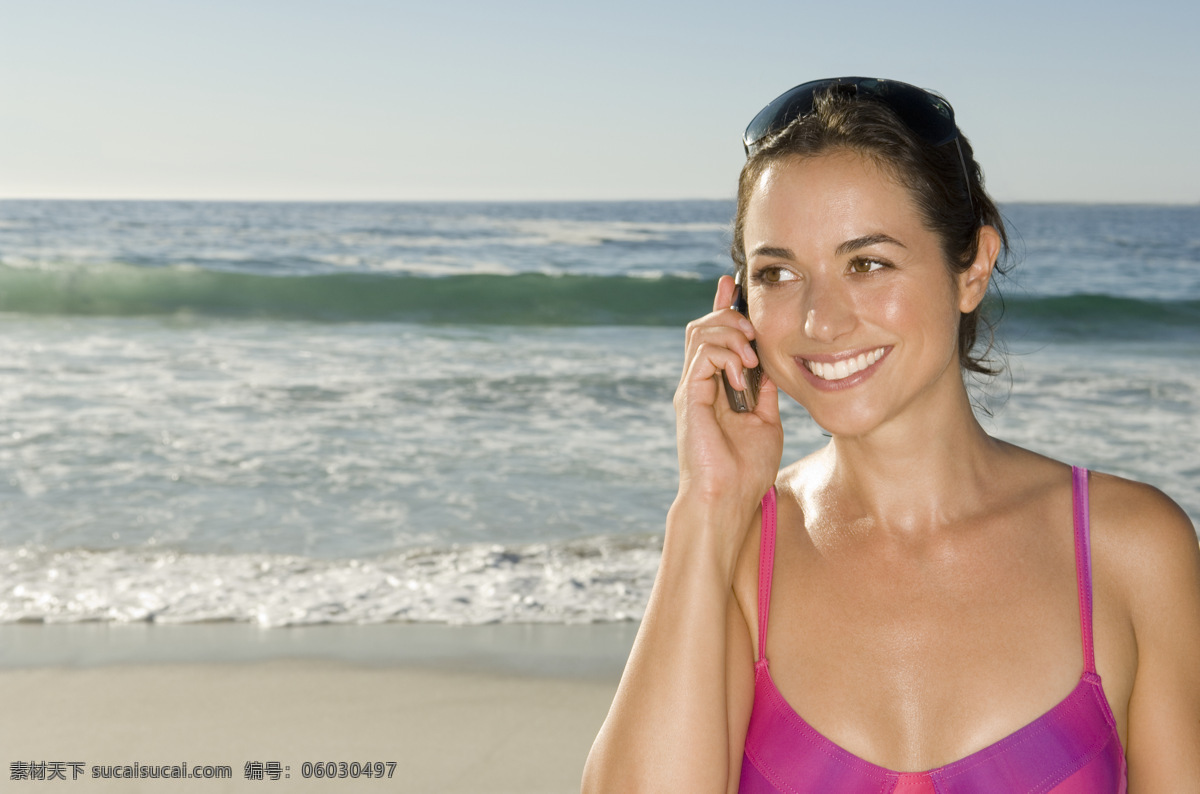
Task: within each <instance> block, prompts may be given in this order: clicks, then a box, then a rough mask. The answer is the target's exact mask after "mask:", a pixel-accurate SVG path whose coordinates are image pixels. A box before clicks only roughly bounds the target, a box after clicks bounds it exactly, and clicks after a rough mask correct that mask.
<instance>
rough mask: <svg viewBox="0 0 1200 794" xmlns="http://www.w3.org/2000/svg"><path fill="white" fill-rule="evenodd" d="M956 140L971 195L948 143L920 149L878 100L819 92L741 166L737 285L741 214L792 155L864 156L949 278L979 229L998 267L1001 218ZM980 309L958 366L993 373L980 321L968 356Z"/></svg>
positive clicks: (969, 318)
mask: <svg viewBox="0 0 1200 794" xmlns="http://www.w3.org/2000/svg"><path fill="white" fill-rule="evenodd" d="M958 142H959V146H961V148H962V157H963V161H965V163H966V171H967V174H968V177H967V178H968V179H970V187H969V190H968V186H967V184H966V183H965V182H964V179H963V163H962V162H960V160H959V154H958V150H957V149H956V148H955V147H954V145H953V143H950V144H943V145H941V146H931V145H929V144H927V143H925V142H924V141H922V140H921V139H920V138H918V137H917V136H916V134H914V133H913V132H912V130H910V129H909V128H908V127H907V126H906V125H905V124H904V123H903V122H902V121H900V119H899V117H897V116H896V114H895V113H893V112H892V111H891V110H890V109H889V108H888V107H887V106H885V105H883V104H881V103H880V102H876V101H872V100H870V99H857V98H855V97H853V96H847V95H845V94H840V93H834V92H824V93H822V94H819V95H818V96H817V97H816V99H815V103H814V107H813V112H812V113H811V114H810V115H808V116H805V117H803V118H800V119H797V120H796V121H793V122H792V123H791V124H789V125H788V126H787V127H784V128H783V129H782V130H780V131H779V132H778V133H776V134H774V135H772V136H770V137H768V138H767V139H765V140H764V141H763V142H762V143H761V144H759V145H758V147H757V148H756V149H755V151H754V153H753V154H752V155H750V157H749V158H748V159H747V160H746V164H745V165H744V166H743V167H742V173H741V176H740V178H739V179H738V202H737V215H736V216H735V218H734V226H733V245H732V247H731V250H730V253H731V255H732V256H733V261H734V265H735V267H736V269H737V273H738V275H739V276H741V279H742V281H741V283H745V276H746V243H745V224H746V211H747V207H748V206H749V204H750V199H751V197H752V195H753V193H754V187H755V185H756V184H757V182H758V180H759V178H760V177H761V176H762V174H763V172H764V171H765V170H766V169H767V167H768V166H770V165H772V164H773V163H777V162H780V161H782V160H786V159H789V158H792V157H815V156H817V155H822V154H829V153H831V152H834V151H839V150H842V151H851V152H854V153H856V154H859V155H862V156H864V157H867V158H870V159H871V160H872V161H874V162H875V163H876V164H877V165H879V166H880V167H881V168H883V169H884V170H885V171H887V172H888V173H890V174H892V175H893V176H894V177H895V178H896V180H897V181H898V182H899V183H900V184H901V185H903V186H904V187H905V188H907V189H908V191H909V193H910V194H911V196H912V199H913V202H914V204H915V205H916V207H917V210H918V211H919V212H920V213H921V216H922V220H923V221H924V223H925V226H926V228H928V229H929V230H930V231H932V232H933V233H934V234H936V235H937V236H938V239H939V240H940V241H941V247H942V254H943V257H944V258H945V261H946V266H947V268H948V269H949V270H950V272H952V273H961V272H963V271H964V270H966V269H967V268H968V267H970V265H971V263H972V262H974V261H975V255H976V253H977V250H978V247H979V229H980V228H981V227H982V226H993V227H995V229H996V231H997V232H999V234H1000V242H1001V246H1002V250H1001V258H1002V261H1003V260H1004V259H1006V257H1007V253H1008V234H1007V232H1006V231H1005V228H1004V220H1003V219H1002V218H1001V216H1000V211H999V210H998V209H997V208H996V204H995V202H994V201H992V199H991V198H990V197H989V196H988V195H987V192H986V191H985V190H984V188H983V172H982V171H981V169H980V168H979V164H978V163H976V162H975V157H974V151H973V150H972V149H971V144H970V142H968V141H967V139H966V137H965V136H963V135H962V134H961V132H960V134H959V139H958ZM1005 270H1006V268H1005V267H1004V266H1003V264H1002V263H1001V262H998V263H997V264H996V272H998V273H1001V274H1003V273H1004V272H1005ZM993 280H994V279H993ZM989 289H992V287H991V286H990V285H989ZM981 308H982V303H981V304H980V306H979V307H976V308H975V310H974V311H971V312H969V313H964V314H963V315H962V317H961V318H960V319H959V323H958V361H959V364H960V366H961V367H962V368H963V369H965V370H968V371H970V372H978V373H982V374H986V375H994V374H996V373H997V372H999V371H1000V367H999V366H998V365H994V364H993V363H992V362H991V361H990V360H989V359H988V354H989V353H990V352H991V350H992V339H991V330H992V326H991V323H989V322H988V321H987V320H986V318H985V319H984V324H985V327H986V328H987V330H988V336H989V342H988V345H987V346H986V348H985V349H984V350H983V352H981V353H979V354H976V352H975V350H974V348H975V343H976V340H977V337H978V330H979V322H980V310H981Z"/></svg>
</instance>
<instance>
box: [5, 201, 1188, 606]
mask: <svg viewBox="0 0 1200 794" xmlns="http://www.w3.org/2000/svg"><path fill="white" fill-rule="evenodd" d="M1002 209H1003V211H1004V214H1005V216H1006V218H1007V219H1008V222H1009V224H1010V233H1011V234H1012V236H1013V240H1014V244H1015V245H1014V247H1015V250H1016V257H1015V266H1014V267H1013V269H1012V271H1011V273H1010V275H1009V276H1008V277H1006V278H1003V279H1001V280H1000V288H1001V292H1002V295H1003V300H1002V304H1001V303H997V302H993V308H994V309H996V310H1002V311H1000V312H999V313H1001V314H1002V315H1003V316H1002V319H1001V321H1000V324H999V327H998V332H997V335H998V340H999V341H1000V343H1001V344H1002V346H1003V348H1004V350H1005V351H1006V364H1007V370H1006V372H1005V374H1002V375H1000V376H999V377H996V378H993V379H991V380H989V381H987V382H980V383H976V384H974V385H973V387H972V388H973V394H974V396H975V399H976V401H977V403H978V404H979V406H980V408H981V411H983V412H985V413H984V415H983V416H982V419H983V421H984V424H985V427H987V428H988V430H989V431H990V432H992V433H993V434H994V435H997V436H999V437H1001V438H1004V439H1006V440H1009V441H1012V442H1014V443H1016V444H1019V445H1022V446H1025V447H1029V448H1031V449H1034V450H1036V451H1039V452H1043V453H1045V454H1048V455H1051V456H1053V457H1056V458H1059V459H1061V460H1064V461H1068V462H1071V463H1075V464H1079V465H1084V466H1088V467H1091V468H1095V469H1099V470H1103V471H1108V472H1112V473H1115V474H1120V475H1123V476H1128V477H1133V478H1136V479H1141V480H1145V481H1147V482H1150V483H1152V484H1154V485H1156V486H1158V487H1159V488H1161V489H1163V490H1164V491H1166V492H1167V493H1168V494H1169V495H1171V496H1172V497H1173V498H1174V499H1175V500H1176V501H1178V502H1179V503H1180V504H1181V505H1182V506H1183V507H1184V509H1185V510H1186V511H1187V512H1188V514H1189V515H1190V516H1191V517H1192V520H1193V521H1194V522H1196V521H1197V520H1198V519H1200V486H1198V485H1197V482H1198V478H1200V456H1198V455H1197V453H1196V449H1197V446H1198V442H1200V420H1198V419H1197V417H1198V416H1200V207H1197V206H1106V205H1095V206H1093V205H1061V204H1049V205H1034V204H1011V205H1006V206H1004V207H1003V208H1002ZM732 213H733V205H732V203H731V202H725V201H679V202H629V203H622V202H603V203H599V202H598V203H565V202H563V203H479V204H469V203H429V204H419V203H409V204H400V203H362V204H354V203H336V204H322V203H238V202H117V201H111V202H89V201H23V200H22V201H0V408H2V412H0V624H3V623H26V622H33V623H37V622H47V623H74V622H101V623H155V624H159V623H162V624H167V623H170V624H179V623H200V622H212V621H234V622H241V623H247V624H252V625H257V626H261V627H277V626H305V625H314V624H328V623H335V624H381V623H393V622H403V623H449V624H495V623H498V624H506V623H563V624H566V623H604V622H614V621H632V620H636V619H637V618H639V617H640V615H641V613H642V609H643V608H644V605H645V602H646V598H647V596H648V594H649V588H650V585H651V582H652V581H653V577H654V573H655V570H656V567H657V564H658V558H659V553H660V550H661V540H662V535H661V531H662V524H663V520H664V517H665V514H666V511H667V508H668V507H669V505H670V503H671V499H672V497H673V495H674V491H675V485H676V468H675V467H676V462H675V443H674V413H673V410H672V406H671V398H672V394H673V392H674V388H675V383H676V381H677V380H678V377H679V369H680V366H681V363H682V327H683V325H684V324H685V323H686V322H687V321H688V320H690V319H692V318H693V317H696V316H699V315H701V314H703V313H705V312H706V311H707V310H708V309H709V307H710V306H711V301H712V298H711V295H712V290H713V287H714V281H715V279H716V278H717V277H718V276H719V275H720V274H722V273H726V272H729V267H730V265H729V257H728V253H727V251H728V246H729V239H730V235H729V223H730V218H731V216H732ZM784 416H785V427H786V431H787V442H786V446H785V459H788V460H790V459H794V458H796V457H799V456H801V455H803V454H806V453H807V452H809V451H811V450H813V449H815V448H817V447H819V446H820V445H821V444H823V443H824V441H825V439H824V437H823V436H822V434H821V431H820V429H819V428H817V427H816V426H815V425H813V423H812V422H811V420H809V419H808V418H807V416H806V414H805V413H804V411H803V409H801V408H799V407H798V406H796V405H794V404H791V403H790V402H789V403H788V404H787V405H785V406H784Z"/></svg>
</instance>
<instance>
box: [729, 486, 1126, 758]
mask: <svg viewBox="0 0 1200 794" xmlns="http://www.w3.org/2000/svg"><path fill="white" fill-rule="evenodd" d="M779 496H780V499H779V504H780V510H779V522H778V532H777V541H776V544H777V545H776V559H775V574H774V581H773V585H772V597H771V614H770V624H769V632H768V640H767V648H766V654H767V658H768V659H769V661H770V671H771V675H772V678H773V680H774V681H775V684H776V686H777V687H778V688H779V690H780V692H781V693H782V694H783V696H784V698H785V699H786V700H787V701H788V703H789V704H790V705H791V706H792V708H793V709H795V710H796V712H797V713H798V714H799V715H800V716H801V717H803V718H804V719H805V720H806V721H807V722H808V723H809V724H810V725H812V726H813V728H815V729H816V730H817V731H819V732H820V733H822V734H823V735H824V736H826V737H827V738H829V739H830V740H832V741H833V742H835V743H836V744H838V745H840V746H841V747H843V748H845V749H846V750H848V751H850V752H852V753H854V754H855V755H858V756H859V757H861V758H864V759H866V760H868V761H870V762H872V763H875V764H878V765H880V766H884V767H887V768H890V769H896V770H900V771H919V770H926V769H931V768H934V767H938V766H942V765H944V764H947V763H950V762H953V761H956V760H958V759H960V758H963V757H965V756H967V755H970V754H971V753H973V752H976V751H978V750H980V749H982V748H984V747H987V746H988V745H990V744H992V743H994V742H996V741H999V740H1000V739H1003V738H1004V737H1005V736H1007V735H1009V734H1011V733H1012V732H1014V731H1015V730H1017V729H1018V728H1020V727H1022V726H1024V725H1026V724H1028V723H1030V722H1032V721H1034V720H1036V719H1037V718H1038V717H1040V716H1041V715H1042V714H1044V713H1045V712H1046V711H1048V710H1049V709H1050V708H1052V707H1053V706H1055V705H1057V704H1058V703H1059V702H1060V701H1061V700H1062V699H1063V698H1065V697H1066V696H1067V695H1068V694H1069V693H1070V692H1071V690H1072V689H1074V687H1075V686H1076V684H1077V683H1078V682H1079V678H1080V674H1081V672H1082V669H1083V651H1082V645H1081V636H1080V623H1079V605H1078V596H1077V592H1078V591H1077V588H1076V577H1075V556H1074V546H1073V533H1072V521H1071V503H1070V488H1069V484H1068V485H1067V487H1066V488H1065V489H1064V488H1063V487H1062V485H1061V484H1059V485H1055V486H1053V487H1045V488H1040V489H1037V490H1036V491H1035V492H1034V493H1033V497H1034V498H1031V499H1023V500H1020V501H1017V502H1014V503H1013V504H1011V505H999V506H997V505H989V506H987V507H986V508H985V509H981V510H980V511H979V515H978V517H977V518H973V519H969V520H966V521H963V522H962V523H960V524H958V525H954V526H947V527H942V528H939V529H938V530H937V531H934V532H920V533H908V534H905V533H897V532H894V531H890V530H889V529H888V528H887V527H881V526H875V525H873V523H872V522H870V521H869V520H866V519H863V518H858V519H847V517H846V516H845V515H843V514H841V513H840V511H839V510H838V509H837V508H836V506H829V505H826V506H815V505H814V504H813V503H812V502H811V500H810V501H809V503H808V508H809V509H808V511H807V513H806V512H805V511H804V510H802V508H801V504H802V503H803V502H804V501H805V499H804V497H803V495H801V494H798V493H795V492H789V490H788V489H787V488H786V487H785V488H781V490H780V493H779ZM755 545H757V544H755ZM1098 579H1099V580H1100V581H1098V582H1097V588H1096V590H1097V593H1096V598H1097V604H1096V616H1095V620H1094V625H1095V627H1096V629H1095V630H1096V653H1097V661H1098V667H1099V671H1100V673H1101V676H1102V677H1103V678H1104V685H1105V691H1106V694H1107V696H1108V698H1109V701H1110V705H1111V706H1112V708H1113V712H1114V716H1115V717H1116V719H1117V724H1118V728H1119V730H1120V732H1121V734H1122V738H1124V733H1125V724H1126V715H1125V707H1124V704H1125V703H1127V702H1128V695H1129V687H1130V686H1131V681H1132V677H1131V675H1127V674H1126V671H1127V669H1128V667H1129V665H1128V660H1129V658H1130V653H1131V648H1130V647H1129V642H1128V640H1129V639H1130V638H1128V637H1127V636H1126V635H1124V634H1123V633H1122V631H1121V628H1120V626H1121V625H1122V621H1121V619H1120V618H1119V616H1118V614H1117V613H1118V612H1119V610H1118V609H1116V608H1115V607H1114V606H1113V605H1112V603H1111V599H1107V598H1105V596H1104V593H1103V576H1102V575H1098ZM743 603H746V601H745V600H743ZM751 603H752V602H751ZM752 625H753V624H752ZM1110 679H1111V680H1110Z"/></svg>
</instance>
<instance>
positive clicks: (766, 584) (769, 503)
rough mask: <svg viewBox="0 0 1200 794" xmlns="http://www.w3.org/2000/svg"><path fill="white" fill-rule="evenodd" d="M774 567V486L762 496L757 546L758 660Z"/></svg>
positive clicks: (761, 656) (763, 655) (763, 652)
mask: <svg viewBox="0 0 1200 794" xmlns="http://www.w3.org/2000/svg"><path fill="white" fill-rule="evenodd" d="M774 569H775V486H771V490H769V491H767V493H766V495H765V496H763V498H762V536H761V538H760V540H759V546H758V661H759V662H763V661H766V658H767V657H766V653H767V619H768V618H769V617H770V616H771V573H772V572H773V571H774Z"/></svg>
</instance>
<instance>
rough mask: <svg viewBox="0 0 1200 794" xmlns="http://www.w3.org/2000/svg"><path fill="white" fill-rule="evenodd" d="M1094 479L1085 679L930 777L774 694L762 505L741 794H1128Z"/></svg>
mask: <svg viewBox="0 0 1200 794" xmlns="http://www.w3.org/2000/svg"><path fill="white" fill-rule="evenodd" d="M1087 485H1088V481H1087V471H1086V470H1084V469H1079V468H1073V469H1072V486H1073V488H1072V490H1073V507H1074V510H1073V512H1074V523H1075V572H1076V580H1077V584H1078V589H1079V617H1080V625H1081V626H1082V634H1083V673H1082V675H1081V676H1080V678H1079V683H1078V684H1077V685H1076V687H1075V689H1074V690H1072V691H1071V694H1069V695H1067V697H1066V698H1065V699H1064V700H1063V701H1062V702H1061V703H1059V704H1058V705H1057V706H1055V707H1054V708H1052V709H1050V711H1048V712H1046V713H1045V714H1043V715H1042V716H1041V717H1038V718H1037V719H1036V720H1034V721H1033V722H1031V723H1029V724H1028V725H1026V726H1025V727H1023V728H1021V729H1019V730H1017V731H1016V732H1015V733H1013V734H1011V735H1009V736H1007V737H1005V738H1004V739H1001V740H1000V741H998V742H996V743H995V744H993V745H990V746H988V747H985V748H984V749H982V750H980V751H978V752H975V753H972V754H971V755H969V756H967V757H966V758H963V759H961V760H959V761H955V762H954V763H951V764H947V765H946V766H942V767H938V768H937V769H933V770H930V771H928V772H893V771H892V770H890V769H884V768H883V767H881V766H876V765H875V764H872V763H870V762H868V761H864V760H863V759H861V758H859V757H858V756H856V755H854V754H853V753H850V752H848V751H846V750H844V749H842V748H841V747H839V746H838V745H836V744H834V743H833V742H832V741H830V740H829V739H827V738H825V737H824V736H822V735H821V734H820V733H818V732H817V731H816V730H815V729H813V727H812V726H811V725H809V724H808V723H807V722H805V721H804V718H802V717H801V716H800V715H799V714H797V713H796V712H795V711H794V710H793V709H792V707H791V706H789V705H788V703H787V701H786V700H784V698H783V696H782V695H781V694H780V693H779V690H778V689H777V688H776V686H775V682H774V681H773V680H772V679H771V673H770V669H769V666H768V663H767V659H766V656H765V653H764V649H765V648H766V636H767V620H768V618H769V616H770V605H771V573H772V569H773V567H774V557H775V491H774V490H773V489H772V490H771V491H770V492H768V493H767V495H766V496H765V497H763V510H762V515H763V520H762V535H763V536H762V544H761V549H762V550H761V552H760V557H759V580H758V587H759V596H758V616H759V617H758V623H759V628H758V635H759V641H758V648H759V658H758V662H757V664H756V665H755V669H754V708H753V711H752V713H751V715H750V726H749V730H748V732H747V734H746V746H745V754H744V756H743V760H742V776H741V784H740V788H739V790H740V791H741V792H742V794H760V793H772V792H787V793H788V794H810V792H811V793H812V794H816V793H818V792H820V793H822V794H824V793H825V792H839V793H840V792H845V794H984V793H985V792H1006V793H1007V792H1013V793H1015V794H1020V793H1021V792H1028V793H1029V794H1035V793H1036V794H1041V793H1042V792H1054V794H1085V793H1086V794H1124V792H1125V778H1126V774H1125V754H1124V751H1123V750H1122V748H1121V740H1120V737H1119V736H1118V735H1117V729H1116V722H1115V721H1114V719H1113V716H1112V711H1111V710H1110V709H1109V707H1108V701H1107V700H1106V699H1105V697H1104V688H1103V686H1102V685H1101V683H1100V676H1099V675H1097V674H1096V670H1095V657H1094V651H1093V648H1092V581H1091V558H1090V549H1089V543H1088V494H1087Z"/></svg>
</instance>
